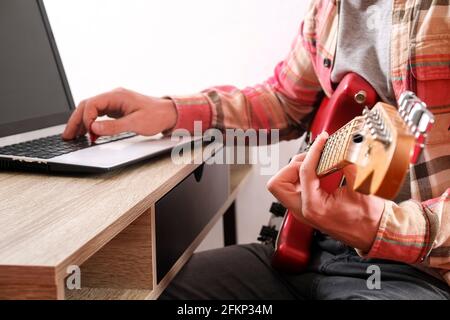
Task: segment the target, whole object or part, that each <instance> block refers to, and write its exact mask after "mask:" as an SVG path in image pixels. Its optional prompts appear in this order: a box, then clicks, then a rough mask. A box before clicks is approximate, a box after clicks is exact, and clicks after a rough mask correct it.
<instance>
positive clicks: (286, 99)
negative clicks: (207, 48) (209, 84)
mask: <svg viewBox="0 0 450 320" xmlns="http://www.w3.org/2000/svg"><path fill="white" fill-rule="evenodd" d="M303 41H304V40H303V36H302V32H300V33H299V34H298V36H297V37H296V39H295V41H294V43H293V46H292V48H291V51H290V53H289V55H288V57H287V58H286V59H285V60H284V61H282V62H281V63H279V64H278V65H277V67H276V68H275V72H274V75H273V76H272V77H271V78H270V79H268V80H267V81H265V82H264V83H262V84H259V85H256V86H252V87H247V88H244V89H238V88H236V87H234V86H218V87H213V88H209V89H207V90H204V91H203V92H201V93H198V94H195V95H190V96H170V98H171V99H172V100H173V101H174V103H175V105H176V108H177V111H178V122H177V124H176V127H175V128H174V130H175V129H187V130H189V131H191V132H193V131H194V122H195V121H198V122H201V124H202V129H203V131H206V130H207V129H209V128H217V129H220V130H225V129H243V130H247V129H250V128H251V129H255V130H258V129H267V130H270V129H279V130H280V136H281V138H282V139H286V138H288V137H289V138H294V137H297V136H299V135H301V133H302V132H303V131H304V127H303V125H302V120H304V119H305V118H306V117H307V116H308V115H309V114H310V113H311V112H312V111H313V110H314V105H315V103H316V102H317V101H318V100H319V99H320V97H321V93H322V88H321V85H320V83H319V81H318V78H317V76H316V73H315V71H314V67H313V65H312V63H311V59H310V56H309V52H308V51H307V50H306V49H305V46H304V44H303Z"/></svg>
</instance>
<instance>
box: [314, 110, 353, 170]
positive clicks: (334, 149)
mask: <svg viewBox="0 0 450 320" xmlns="http://www.w3.org/2000/svg"><path fill="white" fill-rule="evenodd" d="M359 123H360V120H359V119H358V118H357V119H354V120H352V121H350V122H349V123H348V124H347V125H345V126H344V127H342V128H341V129H339V130H338V131H337V132H336V133H334V134H333V135H331V136H330V138H329V139H328V141H327V143H326V145H325V148H324V150H323V153H322V157H321V158H320V162H319V166H318V168H317V175H318V176H319V177H323V176H325V175H328V174H331V173H333V172H335V171H338V170H340V169H342V168H343V167H344V166H346V165H347V164H348V161H347V160H346V159H347V153H348V148H349V145H350V142H351V141H352V139H353V134H354V131H355V128H356V126H357V125H358V124H359Z"/></svg>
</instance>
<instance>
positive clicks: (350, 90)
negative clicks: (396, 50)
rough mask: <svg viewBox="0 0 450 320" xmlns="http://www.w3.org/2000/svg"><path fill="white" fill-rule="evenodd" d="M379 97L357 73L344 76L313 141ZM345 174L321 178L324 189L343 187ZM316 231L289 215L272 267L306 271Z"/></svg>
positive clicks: (314, 130)
mask: <svg viewBox="0 0 450 320" xmlns="http://www.w3.org/2000/svg"><path fill="white" fill-rule="evenodd" d="M377 100H378V95H377V93H376V92H375V90H374V89H373V88H372V87H371V86H370V84H369V83H367V81H365V80H364V79H362V78H361V77H359V76H358V75H356V74H353V73H350V74H348V75H346V76H345V77H344V79H343V80H342V81H341V83H340V84H339V86H338V88H337V89H336V91H335V92H334V94H333V95H332V96H331V97H330V98H326V99H324V100H323V102H322V104H321V106H320V108H319V110H318V112H317V114H316V116H315V118H314V121H313V123H312V126H311V129H310V137H311V141H314V140H315V139H316V137H317V136H318V135H319V134H320V133H322V132H323V131H326V132H328V133H329V134H333V133H335V132H336V131H337V130H339V129H340V128H341V127H343V126H344V125H346V124H347V123H348V122H349V121H351V120H352V119H354V118H355V117H357V116H360V115H361V114H362V112H363V109H364V108H365V107H368V108H372V107H373V106H374V105H375V103H376V102H377ZM342 179H343V175H342V173H341V172H336V173H334V174H331V175H329V176H326V177H324V178H323V179H321V185H322V188H323V189H324V190H326V191H327V192H329V193H331V192H333V191H335V190H336V189H337V188H339V187H340V185H341V183H342ZM313 234H314V229H313V228H311V227H310V226H307V225H305V224H303V223H301V222H300V221H298V220H297V219H296V218H295V217H294V215H293V214H292V213H290V212H288V213H287V214H286V216H285V219H284V221H283V224H282V226H281V230H280V233H279V235H278V239H277V242H276V248H275V253H274V256H273V259H272V265H273V266H274V267H275V268H276V269H278V270H280V271H284V272H290V273H296V272H301V271H302V270H304V269H305V268H306V267H307V265H308V263H309V260H310V247H311V241H312V238H313Z"/></svg>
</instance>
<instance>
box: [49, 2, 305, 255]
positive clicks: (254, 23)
mask: <svg viewBox="0 0 450 320" xmlns="http://www.w3.org/2000/svg"><path fill="white" fill-rule="evenodd" d="M307 2H308V1H306V0H283V1H278V0H187V1H183V0H45V4H46V7H47V11H48V15H49V18H50V22H51V25H52V28H53V32H54V34H55V38H56V41H57V44H58V47H59V50H60V53H61V56H62V60H63V63H64V66H65V68H66V72H67V75H68V79H69V82H70V85H71V89H72V93H73V95H74V98H75V101H76V102H79V101H80V100H81V99H83V98H86V97H89V96H92V95H95V94H98V93H100V92H103V91H107V90H111V89H113V88H116V87H126V88H128V89H132V90H136V91H140V92H142V93H145V94H148V95H154V96H163V95H167V94H189V93H194V92H197V91H199V90H202V89H205V88H207V87H210V86H213V85H223V84H233V85H236V86H238V87H244V86H248V85H253V84H256V83H260V82H262V81H264V80H266V79H267V78H268V77H269V76H271V75H272V73H273V69H274V67H275V65H276V64H277V63H278V62H279V61H281V60H282V59H284V58H285V57H286V55H287V54H288V52H289V49H290V46H291V42H292V40H293V39H294V37H295V35H296V34H297V32H298V29H299V26H300V23H301V20H302V18H303V16H304V13H305V9H306V6H307ZM296 148H297V143H295V142H294V143H290V144H284V145H283V149H282V151H283V157H282V159H281V161H282V163H283V164H284V163H287V161H288V158H289V157H290V156H291V155H292V153H293V152H294V151H295V149H296ZM266 181H267V177H261V176H259V174H258V170H255V172H254V174H253V175H252V177H251V178H250V181H249V184H248V185H247V186H246V188H245V189H244V190H243V192H242V194H241V195H240V196H239V199H238V203H237V205H238V238H239V242H240V243H249V242H254V241H256V238H257V234H258V232H259V229H260V228H261V225H262V224H264V223H266V222H267V220H268V218H269V214H268V208H269V206H270V203H271V201H272V200H273V199H272V198H271V196H270V195H269V194H268V192H267V191H266V190H265V183H266ZM221 243H222V242H221V235H220V224H219V225H218V226H217V228H216V230H215V232H213V233H212V235H211V236H210V237H209V238H208V240H207V241H206V243H204V244H203V245H202V248H203V249H205V248H212V247H218V246H220V245H221Z"/></svg>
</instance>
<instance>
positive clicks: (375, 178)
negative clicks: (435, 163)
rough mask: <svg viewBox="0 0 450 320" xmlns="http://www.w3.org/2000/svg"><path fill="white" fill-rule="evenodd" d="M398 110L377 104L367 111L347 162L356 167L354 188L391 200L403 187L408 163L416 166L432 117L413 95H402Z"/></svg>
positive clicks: (361, 120)
mask: <svg viewBox="0 0 450 320" xmlns="http://www.w3.org/2000/svg"><path fill="white" fill-rule="evenodd" d="M399 105H400V108H399V110H397V109H396V108H395V107H393V106H391V105H388V104H385V103H378V104H377V105H375V107H374V108H373V109H372V110H368V109H366V110H365V111H364V114H363V116H362V117H361V118H360V119H359V127H358V128H357V130H356V131H355V132H356V133H354V135H353V141H352V145H353V147H352V148H350V150H353V154H351V155H350V156H349V157H350V158H353V159H351V160H350V162H352V163H355V164H356V165H357V167H358V171H357V176H356V180H355V183H354V185H353V187H354V189H355V190H356V191H358V192H361V193H364V194H372V195H377V196H379V197H382V198H385V199H393V198H395V197H396V195H397V193H398V192H399V191H400V189H401V187H402V186H403V183H404V180H405V177H406V175H407V172H408V170H409V167H410V164H411V163H416V161H417V159H418V158H419V155H420V153H421V151H422V149H423V147H424V143H425V140H426V135H427V132H428V131H429V130H430V129H431V126H432V124H433V123H434V117H433V114H432V113H431V112H430V111H428V110H427V108H426V105H425V103H423V102H422V101H421V100H420V99H419V98H417V97H416V96H415V95H414V94H413V93H412V92H405V93H404V94H403V95H402V96H401V99H400V101H399Z"/></svg>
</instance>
